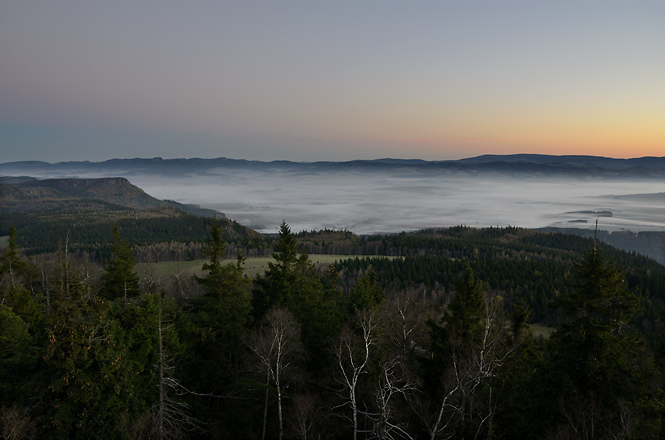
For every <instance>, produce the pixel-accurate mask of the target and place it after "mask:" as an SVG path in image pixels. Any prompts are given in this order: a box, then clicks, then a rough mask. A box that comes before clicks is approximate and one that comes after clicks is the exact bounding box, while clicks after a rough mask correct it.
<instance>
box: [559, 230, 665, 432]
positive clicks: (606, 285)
mask: <svg viewBox="0 0 665 440" xmlns="http://www.w3.org/2000/svg"><path fill="white" fill-rule="evenodd" d="M553 305H554V306H557V307H559V308H560V309H561V313H562V317H563V322H562V323H561V326H560V327H559V329H558V330H557V331H556V332H555V333H554V334H553V335H552V338H551V339H550V343H549V346H548V348H549V349H548V351H547V352H546V355H547V359H546V360H547V361H548V366H549V370H548V371H549V377H548V378H549V383H550V384H551V385H552V387H553V389H552V390H551V394H552V396H554V397H556V398H555V399H552V401H553V403H554V404H555V405H556V408H555V411H554V412H555V413H558V414H559V416H560V419H559V420H558V422H560V423H559V424H560V426H559V429H562V430H564V431H565V430H569V431H574V432H579V430H580V429H582V428H581V427H594V429H590V428H589V429H590V430H587V431H585V432H586V433H585V434H584V435H580V437H579V438H605V436H611V435H618V434H621V433H623V434H625V433H626V432H627V431H626V430H627V429H628V428H629V427H628V424H632V425H644V423H643V422H644V420H643V419H644V416H645V415H646V414H644V413H642V412H641V410H639V409H638V406H643V402H642V403H640V401H643V400H644V399H645V398H647V399H648V396H649V394H650V392H652V391H653V390H650V389H649V384H650V382H651V379H652V376H653V372H654V370H653V363H652V358H651V356H650V354H649V352H648V351H647V349H646V345H645V342H644V340H643V338H642V336H641V335H640V334H639V333H638V331H637V329H636V328H635V327H634V326H632V325H631V324H630V320H631V319H632V317H633V315H634V313H635V311H636V309H637V306H638V301H637V297H636V295H635V292H634V291H631V290H629V289H628V288H627V286H626V282H625V279H624V274H623V271H622V270H621V269H620V268H619V267H617V265H616V263H615V262H614V261H607V260H606V258H605V257H604V255H603V253H602V252H601V251H600V250H598V247H597V243H596V244H595V245H594V247H593V248H592V249H591V250H589V251H588V252H587V253H585V254H584V256H583V257H582V259H581V261H580V262H579V264H577V265H576V281H575V282H574V284H573V285H572V286H571V288H570V289H568V290H566V291H564V292H561V293H560V294H558V295H557V296H556V297H555V299H554V301H553ZM634 429H637V428H635V426H633V427H631V428H630V430H634Z"/></svg>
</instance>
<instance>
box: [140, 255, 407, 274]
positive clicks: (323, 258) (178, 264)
mask: <svg viewBox="0 0 665 440" xmlns="http://www.w3.org/2000/svg"><path fill="white" fill-rule="evenodd" d="M309 257H310V260H311V261H312V262H313V263H314V264H316V265H325V266H327V265H330V264H333V263H334V262H335V261H339V260H346V259H348V258H354V256H351V255H323V254H322V255H310V256H309ZM389 258H391V257H389ZM392 258H394V257H392ZM206 261H207V260H193V261H165V262H161V263H139V264H137V265H136V272H137V273H139V274H146V275H150V276H151V277H154V278H168V277H170V276H173V275H178V276H183V275H184V276H192V275H201V272H202V270H201V266H203V263H205V262H206ZM271 261H275V260H274V259H273V258H272V257H256V258H248V259H246V260H245V274H246V275H247V276H248V277H250V278H254V277H255V276H256V275H258V274H262V273H264V272H265V271H266V269H267V268H268V263H269V262H271ZM222 263H223V264H228V263H235V259H226V260H223V262H222Z"/></svg>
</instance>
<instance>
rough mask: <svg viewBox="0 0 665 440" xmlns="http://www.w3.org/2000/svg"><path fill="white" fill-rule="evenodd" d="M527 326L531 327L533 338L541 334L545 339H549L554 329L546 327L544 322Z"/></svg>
mask: <svg viewBox="0 0 665 440" xmlns="http://www.w3.org/2000/svg"><path fill="white" fill-rule="evenodd" d="M529 326H530V327H531V331H532V332H533V337H534V338H537V337H539V336H542V337H543V338H545V339H549V338H550V336H551V335H552V333H554V332H555V331H556V329H555V328H554V327H548V326H546V325H545V324H529Z"/></svg>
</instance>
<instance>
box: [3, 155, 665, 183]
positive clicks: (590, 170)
mask: <svg viewBox="0 0 665 440" xmlns="http://www.w3.org/2000/svg"><path fill="white" fill-rule="evenodd" d="M224 169H234V170H238V169H254V170H262V171H290V172H323V171H344V170H347V171H362V172H372V171H410V172H421V173H498V174H503V175H522V174H525V173H526V174H536V175H558V176H582V175H596V176H601V177H606V178H613V177H631V178H642V177H644V178H651V177H657V176H665V157H641V158H632V159H613V158H607V157H600V156H552V155H540V154H513V155H483V156H477V157H471V158H467V159H460V160H444V161H426V160H420V159H391V158H383V159H374V160H352V161H345V162H333V161H321V162H293V161H285V160H280V161H271V162H262V161H256V160H244V159H229V158H226V157H219V158H215V159H201V158H191V159H162V158H160V157H155V158H149V159H146V158H135V159H111V160H107V161H103V162H89V161H80V162H58V163H48V162H40V161H26V162H8V163H2V164H0V175H8V176H10V175H35V176H44V175H48V176H49V177H57V176H63V177H74V176H77V175H88V174H93V173H94V174H98V175H99V174H101V175H105V176H113V175H122V176H133V175H161V176H168V177H172V178H177V177H186V176H187V175H192V174H196V175H206V174H210V175H218V174H220V173H223V170H224Z"/></svg>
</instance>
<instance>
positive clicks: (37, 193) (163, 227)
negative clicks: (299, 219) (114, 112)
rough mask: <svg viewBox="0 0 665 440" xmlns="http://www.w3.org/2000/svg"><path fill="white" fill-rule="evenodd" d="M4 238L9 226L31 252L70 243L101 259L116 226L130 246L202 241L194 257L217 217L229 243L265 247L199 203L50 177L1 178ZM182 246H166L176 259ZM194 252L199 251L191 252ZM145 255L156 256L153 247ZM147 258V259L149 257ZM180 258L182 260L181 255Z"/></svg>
mask: <svg viewBox="0 0 665 440" xmlns="http://www.w3.org/2000/svg"><path fill="white" fill-rule="evenodd" d="M0 197H1V199H2V205H1V206H0V211H1V212H2V217H1V218H0V235H6V234H7V233H8V230H9V226H10V225H12V224H13V225H14V226H15V227H16V228H17V230H18V231H19V237H18V243H19V245H20V246H21V247H22V248H24V249H25V252H26V253H27V254H35V253H41V252H53V251H55V250H56V249H58V248H59V247H60V246H62V244H63V243H64V242H65V241H68V244H69V248H70V249H71V250H73V251H75V250H86V251H93V252H94V254H93V257H94V256H95V255H97V256H100V257H102V256H103V255H105V254H106V253H107V252H108V245H102V244H100V243H109V242H110V240H111V235H112V225H113V224H114V223H117V224H118V225H119V226H120V227H121V229H123V234H124V235H125V236H126V239H127V240H128V242H129V243H131V244H132V245H135V246H143V247H150V246H154V245H155V244H158V243H165V242H168V243H184V244H186V243H198V244H197V245H195V246H194V251H192V249H188V251H187V252H189V254H191V255H190V256H191V258H193V257H195V256H200V255H197V254H196V252H200V242H201V241H202V240H204V239H205V237H206V236H207V234H208V228H209V226H210V223H211V221H212V218H217V219H218V221H220V222H222V224H223V225H224V226H225V229H224V231H225V232H224V234H225V235H224V238H225V240H227V241H228V242H230V243H233V244H236V245H239V246H246V245H247V244H248V243H250V242H251V243H252V245H251V246H252V247H256V248H262V247H264V244H263V242H264V239H263V237H261V235H260V234H258V233H256V232H255V231H252V230H251V229H248V228H245V227H244V226H241V225H239V224H237V223H235V222H232V221H230V220H228V219H226V218H224V215H223V214H221V213H219V212H217V211H213V210H209V209H203V208H201V207H199V206H196V205H185V204H181V203H177V202H172V201H164V200H158V199H156V198H154V197H152V196H150V195H148V194H147V193H145V192H144V191H143V190H142V189H140V188H138V187H136V186H134V185H132V184H131V183H130V182H129V181H128V180H127V179H125V178H120V177H118V178H98V179H47V180H37V179H33V178H27V177H22V178H3V179H2V180H0ZM174 247H177V248H178V249H180V247H181V246H179V245H171V246H170V247H169V248H168V249H167V248H162V251H163V253H165V254H168V255H172V256H177V255H178V254H179V253H180V255H182V252H181V251H180V250H179V251H178V252H176V251H174V250H173V248H174ZM192 252H194V253H193V254H192ZM144 253H145V254H146V255H148V254H150V255H155V254H156V253H157V251H156V250H155V249H148V250H146V251H145V252H144ZM146 258H148V257H146ZM177 258H182V256H181V257H177Z"/></svg>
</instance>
